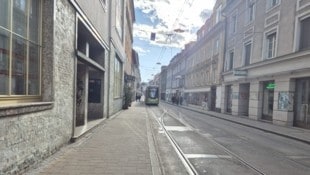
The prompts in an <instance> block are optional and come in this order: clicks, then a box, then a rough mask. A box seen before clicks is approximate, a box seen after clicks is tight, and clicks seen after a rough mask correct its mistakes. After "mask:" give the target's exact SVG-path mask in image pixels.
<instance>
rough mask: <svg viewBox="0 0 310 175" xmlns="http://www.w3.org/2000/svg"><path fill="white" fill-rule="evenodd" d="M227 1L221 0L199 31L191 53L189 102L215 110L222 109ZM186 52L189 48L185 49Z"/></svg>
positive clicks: (187, 89)
mask: <svg viewBox="0 0 310 175" xmlns="http://www.w3.org/2000/svg"><path fill="white" fill-rule="evenodd" d="M224 6H225V1H220V0H218V1H217V2H216V4H215V6H214V8H213V13H212V14H211V16H210V18H209V19H207V20H206V22H205V24H204V25H203V26H202V27H201V28H200V30H198V32H197V42H196V43H195V44H194V45H193V46H192V47H190V48H188V49H187V50H188V51H187V55H186V56H187V57H188V59H187V64H186V65H187V73H186V78H185V92H186V101H187V103H188V104H190V105H195V106H203V108H204V109H209V110H212V111H220V110H221V93H222V82H221V81H222V77H221V72H222V65H223V60H224V41H225V21H224V18H223V16H222V15H221V11H222V8H223V7H224ZM185 49H186V47H185Z"/></svg>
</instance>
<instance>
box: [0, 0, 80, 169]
mask: <svg viewBox="0 0 310 175" xmlns="http://www.w3.org/2000/svg"><path fill="white" fill-rule="evenodd" d="M42 2H43V43H42V45H43V47H42V48H43V51H42V52H43V53H42V64H43V65H42V68H43V72H42V84H43V85H42V89H43V91H42V93H43V94H42V96H43V100H44V102H42V103H41V102H37V103H34V104H33V105H26V104H21V105H20V106H22V107H23V110H20V107H19V106H18V104H17V105H16V104H15V105H14V106H13V107H12V106H11V107H3V106H1V108H0V111H2V112H3V111H4V112H13V113H12V115H9V116H0V174H20V173H22V172H23V171H25V170H26V169H27V168H29V167H31V166H34V165H35V164H37V163H38V162H40V161H42V160H43V159H45V158H46V157H48V156H50V155H51V154H53V153H54V152H56V151H57V150H58V149H59V148H60V147H61V146H63V145H64V144H67V143H68V142H69V140H70V138H71V135H72V127H71V126H72V123H73V101H74V94H73V92H74V91H73V87H74V81H73V80H74V59H75V57H74V39H75V11H74V9H73V8H72V6H71V5H70V4H69V2H68V1H67V0H55V1H42ZM53 19H54V20H53ZM50 22H53V23H50ZM47 70H49V72H47ZM47 102H49V103H47ZM46 105H47V106H48V107H42V106H46ZM8 108H10V109H8ZM28 108H29V110H28ZM27 110H28V111H29V112H27ZM14 111H15V112H14ZM16 111H17V112H16Z"/></svg>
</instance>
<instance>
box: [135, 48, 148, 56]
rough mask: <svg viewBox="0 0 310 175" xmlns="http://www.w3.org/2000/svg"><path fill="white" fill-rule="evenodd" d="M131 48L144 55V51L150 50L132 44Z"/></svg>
mask: <svg viewBox="0 0 310 175" xmlns="http://www.w3.org/2000/svg"><path fill="white" fill-rule="evenodd" d="M133 49H134V50H135V51H136V52H138V53H139V55H145V54H146V53H149V52H150V50H145V49H143V48H141V47H138V46H134V47H133Z"/></svg>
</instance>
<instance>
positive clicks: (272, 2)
mask: <svg viewBox="0 0 310 175" xmlns="http://www.w3.org/2000/svg"><path fill="white" fill-rule="evenodd" d="M279 3H280V0H267V10H269V9H271V8H273V7H275V6H277V5H278V4H279Z"/></svg>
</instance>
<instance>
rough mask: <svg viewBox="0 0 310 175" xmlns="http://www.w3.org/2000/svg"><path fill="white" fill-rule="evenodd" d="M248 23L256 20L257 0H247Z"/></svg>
mask: <svg viewBox="0 0 310 175" xmlns="http://www.w3.org/2000/svg"><path fill="white" fill-rule="evenodd" d="M246 12H247V17H246V18H247V23H252V22H253V21H254V20H255V13H256V2H255V1H254V0H247V1H246Z"/></svg>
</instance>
